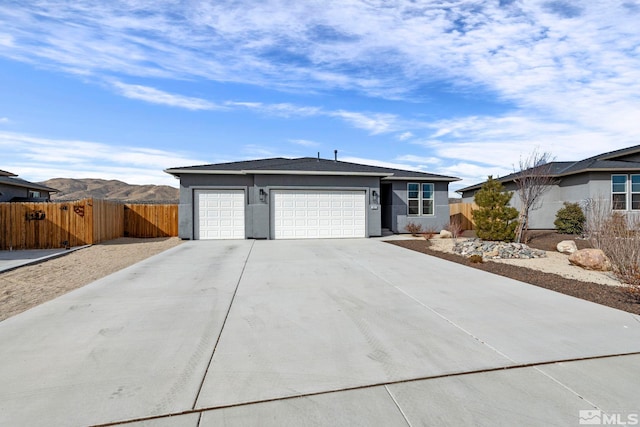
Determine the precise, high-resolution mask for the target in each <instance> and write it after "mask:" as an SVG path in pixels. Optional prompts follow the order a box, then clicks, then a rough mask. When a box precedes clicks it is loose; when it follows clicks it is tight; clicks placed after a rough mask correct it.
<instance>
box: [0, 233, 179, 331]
mask: <svg viewBox="0 0 640 427" xmlns="http://www.w3.org/2000/svg"><path fill="white" fill-rule="evenodd" d="M181 242H182V241H181V240H180V239H178V238H177V237H171V238H156V239H136V238H130V237H123V238H120V239H115V240H110V241H108V242H104V243H100V244H97V245H93V246H90V247H88V248H84V249H79V250H77V251H74V252H72V253H70V254H68V255H65V256H63V257H60V258H55V259H51V260H49V261H45V262H42V263H40V264H35V265H28V266H24V267H20V268H18V269H16V270H12V271H8V272H5V273H0V321H2V320H4V319H7V318H9V317H11V316H15V315H16V314H18V313H22V312H23V311H25V310H28V309H30V308H31V307H35V306H36V305H39V304H42V303H43V302H46V301H49V300H52V299H54V298H56V297H58V296H60V295H63V294H66V293H67V292H69V291H72V290H73V289H76V288H79V287H82V286H84V285H87V284H89V283H91V282H93V281H95V280H98V279H100V278H102V277H104V276H107V275H109V274H111V273H115V272H116V271H118V270H122V269H123V268H125V267H128V266H130V265H132V264H135V263H137V262H139V261H142V260H143V259H145V258H148V257H150V256H152V255H156V254H158V253H160V252H162V251H165V250H167V249H169V248H172V247H174V246H176V245H179V244H180V243H181Z"/></svg>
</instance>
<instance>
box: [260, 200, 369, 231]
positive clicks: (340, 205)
mask: <svg viewBox="0 0 640 427" xmlns="http://www.w3.org/2000/svg"><path fill="white" fill-rule="evenodd" d="M271 194H272V200H273V212H272V214H273V222H272V223H273V227H274V228H273V230H274V231H273V232H274V237H275V238H276V239H313V238H341V237H365V236H366V230H365V228H366V220H365V218H366V203H365V192H364V191H318V190H308V191H307V190H273V191H272V192H271Z"/></svg>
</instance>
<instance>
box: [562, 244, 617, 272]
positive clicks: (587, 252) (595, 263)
mask: <svg viewBox="0 0 640 427" xmlns="http://www.w3.org/2000/svg"><path fill="white" fill-rule="evenodd" d="M569 262H570V263H571V264H573V265H577V266H578V267H582V268H584V269H585V270H595V271H609V270H611V261H609V258H607V256H606V255H605V254H604V252H602V250H600V249H580V250H579V251H576V252H574V253H572V254H571V255H569Z"/></svg>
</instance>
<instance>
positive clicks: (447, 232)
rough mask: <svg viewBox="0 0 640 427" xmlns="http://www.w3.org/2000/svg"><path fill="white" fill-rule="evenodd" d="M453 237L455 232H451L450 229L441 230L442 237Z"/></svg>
mask: <svg viewBox="0 0 640 427" xmlns="http://www.w3.org/2000/svg"><path fill="white" fill-rule="evenodd" d="M452 237H453V233H451V232H450V231H449V230H442V231H440V238H441V239H451V238H452Z"/></svg>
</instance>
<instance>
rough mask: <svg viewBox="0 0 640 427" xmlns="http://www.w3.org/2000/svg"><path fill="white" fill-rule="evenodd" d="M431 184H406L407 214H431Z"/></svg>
mask: <svg viewBox="0 0 640 427" xmlns="http://www.w3.org/2000/svg"><path fill="white" fill-rule="evenodd" d="M433 194H434V191H433V184H419V183H417V182H410V183H408V184H407V213H408V214H409V215H433Z"/></svg>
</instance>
